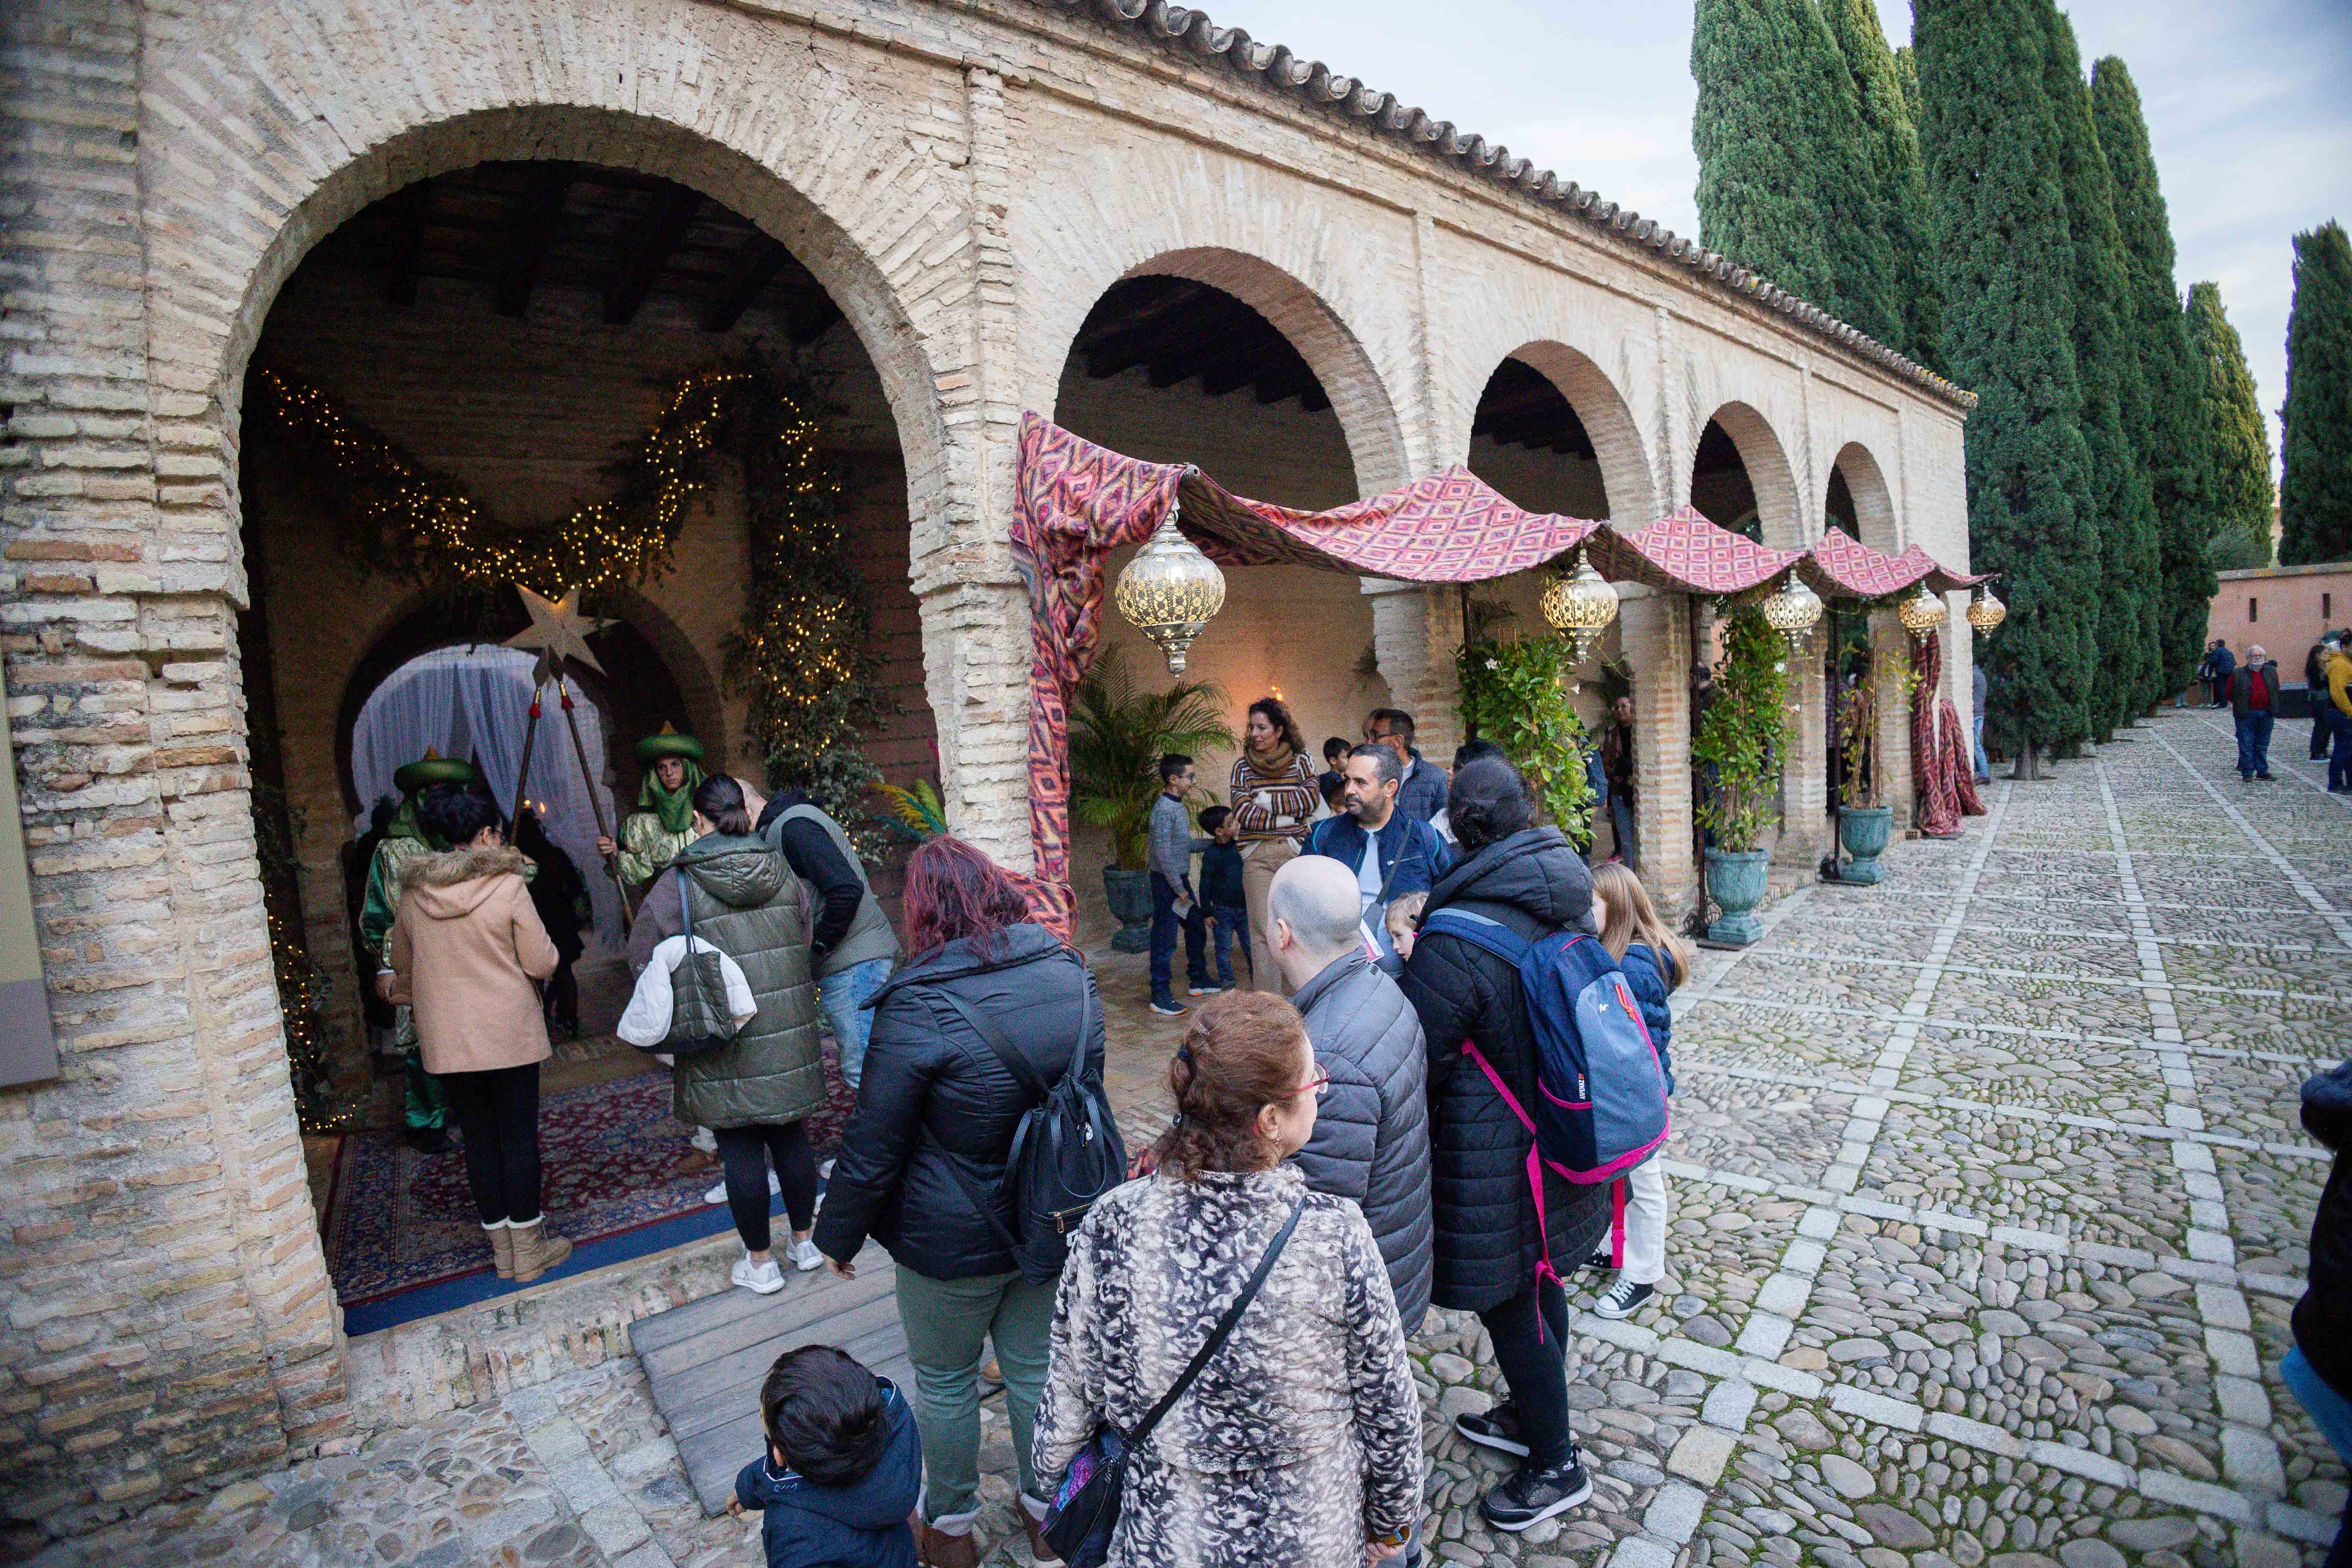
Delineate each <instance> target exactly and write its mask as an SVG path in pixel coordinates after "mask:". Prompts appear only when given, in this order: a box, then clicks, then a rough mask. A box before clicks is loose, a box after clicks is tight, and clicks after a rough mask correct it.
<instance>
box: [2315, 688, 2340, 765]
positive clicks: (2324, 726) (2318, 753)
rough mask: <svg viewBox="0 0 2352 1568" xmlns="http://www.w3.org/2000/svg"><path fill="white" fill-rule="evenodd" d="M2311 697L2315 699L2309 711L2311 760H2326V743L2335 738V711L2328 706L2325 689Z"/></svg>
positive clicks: (2318, 761)
mask: <svg viewBox="0 0 2352 1568" xmlns="http://www.w3.org/2000/svg"><path fill="white" fill-rule="evenodd" d="M2312 695H2313V696H2314V697H2315V698H2316V699H2317V700H2316V702H2315V704H2314V705H2313V707H2312V710H2311V760H2312V761H2313V762H2315V763H2324V762H2326V760H2327V742H2330V741H2332V740H2334V739H2335V738H2336V710H2335V709H2334V708H2332V707H2330V706H2329V705H2328V701H2327V689H2326V687H2324V686H2323V687H2319V688H2317V689H2315V690H2314V692H2313V693H2312Z"/></svg>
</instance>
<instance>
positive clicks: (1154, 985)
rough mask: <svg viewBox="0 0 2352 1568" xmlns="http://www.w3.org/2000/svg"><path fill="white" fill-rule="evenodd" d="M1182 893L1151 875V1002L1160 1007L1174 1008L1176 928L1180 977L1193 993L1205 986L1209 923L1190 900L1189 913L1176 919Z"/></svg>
mask: <svg viewBox="0 0 2352 1568" xmlns="http://www.w3.org/2000/svg"><path fill="white" fill-rule="evenodd" d="M1181 897H1183V893H1182V891H1181V889H1178V888H1177V887H1175V886H1174V885H1173V884H1172V883H1171V882H1170V881H1169V880H1168V879H1167V878H1165V877H1163V876H1161V875H1160V873H1159V872H1157V871H1154V872H1153V873H1152V874H1151V999H1152V1000H1153V1001H1154V1002H1157V1003H1159V1004H1160V1005H1161V1006H1163V1007H1173V1006H1174V1005H1176V994H1175V993H1174V992H1173V991H1171V990H1170V989H1169V987H1170V985H1171V984H1172V983H1173V972H1174V969H1175V967H1176V928H1177V926H1178V925H1180V924H1181V925H1182V926H1183V928H1184V974H1185V978H1186V979H1187V980H1189V981H1190V982H1191V983H1192V986H1193V988H1194V989H1196V990H1199V989H1203V988H1205V987H1206V986H1207V985H1208V984H1209V952H1208V943H1209V922H1208V916H1207V914H1206V913H1205V912H1204V911H1203V910H1202V908H1201V903H1200V900H1197V899H1195V900H1193V901H1192V910H1191V912H1190V913H1188V914H1186V915H1185V916H1184V918H1183V919H1182V920H1181V921H1178V919H1177V918H1176V900H1178V899H1180V898H1181Z"/></svg>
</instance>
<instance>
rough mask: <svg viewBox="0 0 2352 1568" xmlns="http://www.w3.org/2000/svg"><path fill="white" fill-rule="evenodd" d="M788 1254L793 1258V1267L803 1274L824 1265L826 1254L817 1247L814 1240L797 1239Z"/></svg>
mask: <svg viewBox="0 0 2352 1568" xmlns="http://www.w3.org/2000/svg"><path fill="white" fill-rule="evenodd" d="M787 1256H788V1257H790V1258H792V1260H793V1268H797V1269H799V1270H800V1271H801V1272H802V1273H803V1274H806V1273H809V1272H811V1271H813V1270H814V1269H818V1268H824V1253H822V1252H819V1251H818V1250H817V1249H816V1243H815V1242H814V1240H810V1241H795V1242H794V1243H793V1245H792V1249H791V1251H790V1252H789V1253H788V1254H787Z"/></svg>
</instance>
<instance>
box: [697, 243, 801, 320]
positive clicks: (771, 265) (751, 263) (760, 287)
mask: <svg viewBox="0 0 2352 1568" xmlns="http://www.w3.org/2000/svg"><path fill="white" fill-rule="evenodd" d="M792 258H793V253H792V252H791V251H789V250H786V249H785V248H784V247H783V246H782V243H781V242H779V241H777V240H775V239H773V238H772V237H769V236H768V235H767V234H765V233H764V232H762V233H757V234H754V235H753V236H752V237H751V244H750V245H748V246H745V247H743V254H742V258H741V259H740V261H739V262H737V264H736V267H735V272H734V274H733V276H731V277H730V278H729V279H728V280H727V282H726V284H725V286H724V287H722V288H721V289H719V293H718V296H717V297H716V298H715V299H713V300H711V302H710V308H709V310H705V311H704V312H703V315H702V330H703V331H706V332H724V331H732V330H733V328H734V326H735V323H736V322H737V321H740V320H742V318H743V312H744V311H746V310H750V309H751V301H752V300H756V299H758V298H759V297H760V296H761V294H762V293H764V292H766V290H767V287H768V285H769V284H771V283H772V282H774V281H775V280H776V274H777V273H779V272H782V270H783V269H784V264H785V263H786V262H788V261H790V260H791V259H792Z"/></svg>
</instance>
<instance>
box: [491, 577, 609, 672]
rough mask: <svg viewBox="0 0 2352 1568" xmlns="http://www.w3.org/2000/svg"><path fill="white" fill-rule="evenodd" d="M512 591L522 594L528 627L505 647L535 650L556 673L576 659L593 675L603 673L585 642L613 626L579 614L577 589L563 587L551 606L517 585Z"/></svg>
mask: <svg viewBox="0 0 2352 1568" xmlns="http://www.w3.org/2000/svg"><path fill="white" fill-rule="evenodd" d="M515 592H516V593H518V594H520V595H522V607H523V608H524V609H526V610H529V611H530V626H528V627H526V628H524V629H523V630H521V631H519V632H517V633H515V635H514V636H512V637H509V638H507V641H506V646H507V647H520V648H537V649H538V650H539V652H540V656H541V659H542V660H543V661H544V663H545V664H546V665H548V666H551V667H553V668H555V669H556V670H558V671H561V670H562V668H563V661H564V660H565V659H568V658H576V659H578V660H579V661H580V662H581V663H583V664H584V665H586V666H587V667H588V668H591V669H593V670H594V671H595V672H596V673H597V674H599V675H602V674H604V666H603V665H601V664H598V663H597V662H596V656H595V655H594V654H593V653H590V652H589V651H588V640H587V639H588V638H589V637H590V636H592V635H593V634H594V633H596V632H600V631H603V630H604V628H605V627H606V626H611V625H612V624H613V623H612V622H611V621H600V620H597V619H594V618H593V617H592V616H583V615H582V614H581V613H580V590H579V589H577V588H566V589H565V590H564V591H563V597H562V598H561V599H557V600H555V601H553V602H552V603H551V602H549V601H548V600H547V599H544V598H542V597H541V596H540V595H537V594H534V593H532V592H531V591H530V589H528V588H526V587H524V586H523V585H522V584H520V583H518V584H515ZM542 679H544V677H543V676H542Z"/></svg>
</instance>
